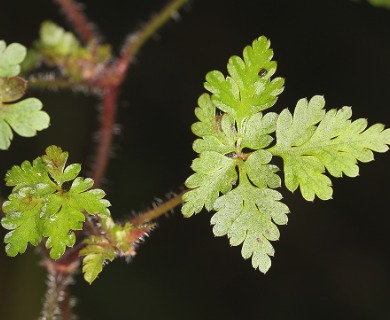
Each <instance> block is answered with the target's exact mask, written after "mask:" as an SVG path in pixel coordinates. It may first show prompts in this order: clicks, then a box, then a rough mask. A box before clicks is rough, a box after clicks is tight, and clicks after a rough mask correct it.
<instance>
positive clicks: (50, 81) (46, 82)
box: [28, 75, 81, 90]
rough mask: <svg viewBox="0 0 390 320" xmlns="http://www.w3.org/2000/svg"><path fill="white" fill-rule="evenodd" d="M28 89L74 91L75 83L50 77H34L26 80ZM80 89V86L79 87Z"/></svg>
mask: <svg viewBox="0 0 390 320" xmlns="http://www.w3.org/2000/svg"><path fill="white" fill-rule="evenodd" d="M28 87H29V88H32V89H51V90H58V89H74V87H75V83H73V82H71V81H70V80H69V79H66V78H56V77H54V76H52V75H34V76H31V77H29V78H28ZM80 89H81V86H80Z"/></svg>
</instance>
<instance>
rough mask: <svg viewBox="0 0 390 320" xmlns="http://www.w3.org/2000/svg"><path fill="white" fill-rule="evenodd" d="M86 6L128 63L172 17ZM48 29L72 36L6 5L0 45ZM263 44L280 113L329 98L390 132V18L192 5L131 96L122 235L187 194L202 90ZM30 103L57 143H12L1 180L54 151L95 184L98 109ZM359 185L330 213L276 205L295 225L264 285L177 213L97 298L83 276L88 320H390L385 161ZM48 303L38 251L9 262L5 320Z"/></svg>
mask: <svg viewBox="0 0 390 320" xmlns="http://www.w3.org/2000/svg"><path fill="white" fill-rule="evenodd" d="M83 3H84V4H85V10H86V13H87V14H88V16H89V17H90V18H91V20H92V21H94V22H95V23H96V24H97V25H98V29H99V30H100V32H101V34H102V37H103V39H104V40H105V41H108V42H110V43H111V44H112V45H113V46H114V49H115V50H116V52H119V50H120V46H121V42H122V40H123V39H124V37H125V36H126V34H128V33H129V32H131V31H134V30H137V28H139V27H140V26H142V24H143V23H145V22H146V21H147V20H148V18H149V17H150V16H151V15H152V14H153V13H155V12H157V11H158V10H159V9H160V8H162V7H163V5H164V4H166V3H167V1H158V0H149V1H124V0H121V1H119V0H117V1H106V0H101V1H96V0H95V1H93V0H88V1H87V0H85V1H83ZM45 19H51V20H54V21H56V22H57V23H59V24H61V25H63V26H64V27H66V28H69V27H70V26H69V24H68V22H67V21H66V19H65V18H64V17H63V16H62V15H61V13H60V12H58V10H57V7H56V6H55V4H54V3H52V2H51V1H47V0H45V1H26V0H24V1H23V0H13V1H5V0H4V1H1V3H0V31H1V33H0V35H1V37H0V38H3V39H5V40H6V41H7V42H15V41H17V42H21V43H23V44H26V45H29V44H31V42H32V40H33V39H35V38H36V37H37V33H38V29H39V24H40V23H41V22H42V21H43V20H45ZM262 34H264V35H266V36H267V37H269V38H270V39H271V41H272V47H273V49H274V51H275V60H277V61H278V71H277V75H279V76H282V77H285V78H286V89H285V92H284V93H283V94H282V96H281V98H280V99H279V100H278V103H277V105H276V106H275V107H274V111H277V112H280V111H281V110H282V109H283V108H285V107H289V108H290V110H291V109H292V108H293V107H294V106H295V104H296V102H297V101H298V99H300V98H303V97H309V98H310V97H311V96H313V95H315V94H323V95H325V99H326V101H327V106H328V108H336V107H337V108H338V107H341V106H344V105H352V106H353V112H354V118H359V117H367V118H368V119H369V122H370V124H373V123H376V122H382V123H387V124H389V123H390V11H386V10H385V9H378V8H375V7H372V6H370V5H369V4H367V3H366V2H353V1H349V0H311V1H304V0H294V1H289V0H273V1H271V0H257V1H251V0H241V1H237V0H225V1H216V0H209V1H206V0H194V1H192V2H191V4H190V5H189V6H187V8H186V9H184V10H182V11H181V14H180V19H179V20H177V21H171V22H169V23H168V24H167V25H166V26H165V27H164V28H163V29H162V30H160V31H158V33H157V35H156V36H155V37H154V38H153V39H152V40H151V41H150V42H149V43H148V44H147V45H146V46H145V47H144V48H143V49H142V51H141V52H140V54H139V55H138V57H137V61H136V62H135V63H134V64H133V65H132V67H131V70H130V72H129V75H128V78H127V80H126V82H125V84H124V86H123V88H122V94H121V98H120V105H119V115H118V121H117V122H118V129H119V130H118V131H120V133H119V134H118V135H117V136H116V138H115V146H114V150H113V156H112V159H111V162H110V167H109V170H108V174H107V177H106V181H105V184H104V189H105V190H106V191H107V193H108V196H107V197H108V199H109V200H110V201H111V202H112V203H113V207H112V214H113V216H114V217H115V218H116V219H123V218H125V217H128V216H129V215H130V214H133V213H134V212H142V210H144V209H146V208H147V207H149V206H150V205H151V204H152V202H153V199H154V197H157V198H162V199H164V198H165V194H166V193H168V192H170V191H179V190H180V187H181V186H182V184H183V182H184V180H185V179H186V177H187V176H188V175H189V174H190V173H191V171H190V168H189V166H190V164H191V161H192V159H193V158H194V152H193V151H192V149H191V143H192V141H193V139H194V137H193V136H192V134H191V132H190V125H191V123H193V122H194V121H195V117H194V115H193V110H194V107H195V106H196V101H197V98H198V96H199V95H200V94H201V93H202V92H203V91H204V89H203V86H202V85H203V81H204V75H205V74H206V72H208V71H210V70H212V69H218V70H222V71H223V72H225V71H226V62H227V59H228V58H229V57H230V56H231V55H233V54H239V55H241V52H242V49H243V47H244V46H245V45H247V44H250V43H251V42H252V40H253V39H255V38H256V37H258V36H260V35H262ZM33 94H34V95H35V96H37V97H39V98H40V99H42V101H43V102H44V104H45V110H46V111H47V112H48V113H49V114H50V116H51V127H50V128H49V129H48V130H46V131H43V132H42V133H40V134H39V135H38V136H37V137H35V138H33V139H25V138H19V137H15V139H14V142H13V143H12V145H11V148H10V151H8V152H1V155H0V170H1V172H0V173H1V175H2V176H3V175H4V173H5V171H6V170H7V169H8V168H9V167H10V166H11V165H12V164H19V163H20V162H21V161H23V160H25V159H34V158H35V157H36V156H38V155H41V154H42V153H43V151H44V149H45V147H46V146H48V145H50V144H56V145H59V146H61V147H62V148H63V149H65V150H68V151H70V153H71V156H70V162H82V163H83V164H84V167H85V168H87V169H88V166H89V164H90V163H91V154H92V151H93V146H94V143H93V136H94V130H95V129H96V127H97V123H98V104H99V103H98V101H97V100H96V99H95V98H93V97H91V96H87V95H85V94H82V93H71V92H57V93H56V92H49V93H48V92H43V91H42V92H40V91H37V92H34V93H33ZM86 171H87V170H86ZM360 172H361V176H360V177H358V178H355V179H349V178H346V179H342V180H340V179H335V180H334V200H331V201H326V202H324V201H319V200H318V199H316V200H315V201H314V203H309V202H306V201H304V200H303V199H302V197H301V195H300V194H299V192H296V193H295V194H294V195H291V194H290V193H289V192H288V191H287V190H285V189H284V188H282V189H281V192H282V193H283V195H284V196H285V202H286V203H287V204H288V205H289V207H290V209H291V212H292V213H291V214H290V220H289V224H288V226H287V227H286V226H282V227H280V231H281V240H280V241H278V242H276V243H274V246H275V249H276V256H275V258H273V259H272V262H273V266H272V267H271V269H270V271H269V272H268V273H267V274H266V275H263V274H261V273H260V272H258V271H256V270H253V269H252V267H251V265H250V261H244V260H243V259H242V258H241V254H240V248H238V247H236V248H230V247H229V244H228V240H227V238H226V237H223V238H214V237H213V235H212V230H211V227H210V225H209V219H210V214H207V213H205V212H203V213H201V214H199V215H197V216H196V217H194V218H191V219H183V218H182V216H181V214H180V212H179V210H177V211H176V212H175V213H174V214H171V215H170V216H168V217H165V218H162V219H160V221H159V224H158V228H157V229H156V230H155V231H154V232H153V233H152V234H151V236H150V238H148V239H147V240H146V241H145V243H144V244H142V245H141V246H140V247H139V249H138V254H137V256H136V257H135V259H134V260H133V261H132V262H131V263H130V264H127V263H126V262H125V261H122V260H117V261H115V262H113V263H111V264H109V265H108V266H107V267H106V268H105V269H104V271H103V273H102V274H101V275H100V277H99V278H98V279H97V280H96V281H95V283H94V284H93V285H92V286H90V285H88V284H87V283H86V282H85V281H83V280H82V275H81V274H79V275H78V276H77V279H76V280H77V281H76V282H77V284H75V285H74V286H73V287H72V291H73V294H74V296H75V297H76V299H77V305H76V309H75V310H76V312H77V314H78V315H79V319H82V320H89V319H93V320H100V319H137V320H142V319H160V320H168V319H169V320H173V319H186V320H195V319H196V320H199V319H216V320H220V319H300V320H303V319H390V308H389V305H388V302H389V298H390V272H389V271H390V250H389V240H390V233H389V227H390V216H389V212H388V211H389V209H388V199H389V190H390V186H389V183H388V181H389V180H390V169H389V161H388V155H382V154H380V155H376V161H375V162H374V163H371V164H364V165H361V171H360ZM0 191H1V196H2V197H6V195H7V194H8V193H9V190H7V189H5V188H4V187H2V188H1V189H0ZM1 232H2V236H3V235H4V231H1ZM44 290H45V273H44V269H43V268H41V267H40V266H39V256H38V255H36V254H35V253H34V250H33V249H30V250H29V251H28V253H27V254H25V255H23V256H18V257H16V258H13V259H11V258H7V257H6V256H5V253H1V254H0V319H5V320H29V319H37V317H38V315H39V310H40V307H41V300H42V295H43V292H44Z"/></svg>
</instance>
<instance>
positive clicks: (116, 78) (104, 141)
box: [92, 0, 187, 187]
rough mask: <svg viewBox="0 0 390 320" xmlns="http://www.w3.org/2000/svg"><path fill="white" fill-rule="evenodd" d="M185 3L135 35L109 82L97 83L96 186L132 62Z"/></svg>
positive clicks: (166, 11) (177, 4) (174, 4)
mask: <svg viewBox="0 0 390 320" xmlns="http://www.w3.org/2000/svg"><path fill="white" fill-rule="evenodd" d="M186 2H187V0H173V1H171V2H170V3H169V4H168V5H167V6H166V7H165V8H164V9H163V10H162V11H161V12H160V13H158V14H157V15H156V16H155V17H154V18H153V19H152V20H151V21H149V22H148V23H147V24H146V25H145V26H144V27H143V28H142V29H141V30H139V31H138V32H136V33H135V34H133V35H132V36H131V37H130V40H129V41H128V42H127V44H126V45H125V47H124V50H123V51H122V55H121V56H120V57H119V58H118V59H117V60H116V61H115V62H114V63H113V65H112V66H111V67H110V70H107V74H109V75H110V76H108V77H107V79H108V80H107V79H105V78H103V80H102V82H101V83H98V86H99V87H100V88H101V89H102V91H103V113H102V118H101V127H100V133H99V135H100V136H99V143H98V147H97V149H96V153H95V156H94V165H93V167H92V178H93V179H94V181H95V187H98V186H100V185H101V183H102V180H103V178H104V176H105V172H106V169H107V165H108V162H109V157H110V151H111V145H112V138H113V128H114V125H115V118H116V111H117V102H118V94H119V87H120V86H121V85H122V83H123V81H124V78H125V75H126V72H127V70H128V68H129V66H130V63H131V61H132V59H133V57H134V56H135V55H136V54H137V53H138V51H139V49H140V48H141V47H142V46H143V45H144V44H145V42H146V41H147V40H148V39H149V38H150V37H151V36H152V35H153V34H154V33H155V32H156V31H157V30H158V29H159V28H160V27H162V26H163V25H164V24H165V23H166V22H167V21H168V20H169V19H170V18H171V17H172V16H173V15H174V14H175V13H176V12H177V10H178V9H180V8H181V7H182V6H183V5H184V4H185V3H186Z"/></svg>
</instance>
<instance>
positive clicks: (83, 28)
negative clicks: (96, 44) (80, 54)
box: [55, 0, 97, 43]
mask: <svg viewBox="0 0 390 320" xmlns="http://www.w3.org/2000/svg"><path fill="white" fill-rule="evenodd" d="M55 1H56V2H57V3H58V5H59V6H60V7H61V8H62V10H63V11H64V14H65V15H66V16H67V18H68V19H69V20H70V22H71V24H72V25H73V27H74V29H75V31H76V32H77V33H78V35H79V37H80V38H81V39H82V40H83V41H84V42H85V43H87V42H89V41H91V40H92V39H97V37H96V35H95V33H94V31H93V28H92V24H91V23H90V22H89V21H88V19H87V18H86V16H85V15H84V14H83V12H82V11H81V9H80V5H78V4H77V3H76V2H75V1H73V0H55Z"/></svg>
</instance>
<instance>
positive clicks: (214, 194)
mask: <svg viewBox="0 0 390 320" xmlns="http://www.w3.org/2000/svg"><path fill="white" fill-rule="evenodd" d="M235 167H236V161H235V160H234V159H231V158H228V157H225V156H223V155H221V154H219V153H217V152H214V151H205V152H202V153H201V155H200V157H199V158H198V159H195V160H194V162H193V164H192V169H193V170H194V171H195V173H194V174H193V175H192V176H190V177H189V178H188V179H187V181H186V182H185V184H186V186H187V187H188V188H191V189H192V190H190V191H188V192H186V193H185V194H184V196H183V201H184V202H185V204H184V205H183V207H182V212H183V214H184V216H186V217H189V216H191V215H193V214H194V213H198V212H200V210H202V208H203V207H205V208H206V209H207V210H209V211H210V210H211V209H212V207H213V204H214V201H215V200H216V199H217V198H218V197H219V193H220V192H221V193H226V192H228V191H229V190H231V189H232V186H233V185H234V184H235V183H236V181H237V172H236V170H235Z"/></svg>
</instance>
